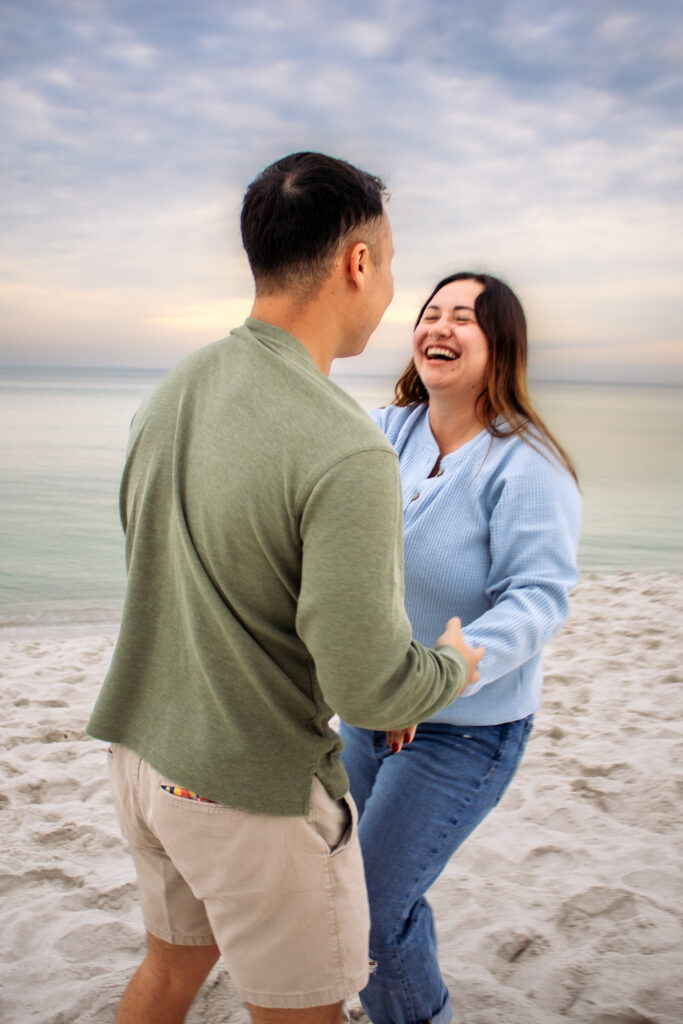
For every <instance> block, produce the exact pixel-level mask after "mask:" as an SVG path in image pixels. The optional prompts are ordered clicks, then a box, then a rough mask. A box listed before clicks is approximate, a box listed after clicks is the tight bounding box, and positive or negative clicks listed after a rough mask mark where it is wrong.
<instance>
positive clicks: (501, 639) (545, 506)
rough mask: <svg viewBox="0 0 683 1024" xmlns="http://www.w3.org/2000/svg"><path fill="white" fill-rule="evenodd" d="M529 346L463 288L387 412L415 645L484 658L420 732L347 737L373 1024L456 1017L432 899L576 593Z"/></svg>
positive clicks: (506, 758) (475, 287)
mask: <svg viewBox="0 0 683 1024" xmlns="http://www.w3.org/2000/svg"><path fill="white" fill-rule="evenodd" d="M526 349H527V344H526V322H525V318H524V312H523V310H522V307H521V305H520V303H519V301H518V299H517V297H516V296H515V295H514V293H513V292H512V291H511V290H510V289H509V288H508V287H507V285H505V284H503V283H502V282H501V281H499V280H497V279H496V278H494V277H490V276H489V275H487V274H471V273H461V274H454V275H452V276H451V277H447V278H445V280H443V281H440V282H439V283H438V284H437V286H436V288H435V289H434V291H433V292H432V294H431V295H430V296H429V298H428V299H427V301H426V302H425V304H424V306H423V307H422V309H421V310H420V314H419V316H418V318H417V323H416V325H415V332H414V337H413V358H412V359H411V361H410V363H409V365H408V367H407V369H406V370H405V372H404V373H403V375H402V377H401V378H400V379H399V381H398V383H397V385H396V391H395V401H394V404H393V405H391V406H388V407H387V408H385V409H380V410H378V411H377V412H376V413H373V417H374V419H375V420H376V422H377V423H378V425H379V426H380V427H381V429H382V430H383V431H384V433H385V434H386V435H387V437H388V438H389V440H390V441H391V442H392V444H393V445H394V447H395V448H396V450H397V452H398V455H399V462H400V467H401V477H402V483H403V496H404V516H405V520H404V530H405V581H406V608H407V611H408V616H409V618H410V621H411V623H412V626H413V634H414V636H415V637H416V639H418V640H420V641H421V642H422V643H423V644H425V645H428V646H432V645H433V644H434V642H435V640H436V639H437V637H438V636H439V634H440V631H441V628H442V623H443V622H445V621H446V619H448V618H449V617H450V616H451V615H459V616H460V617H461V619H462V622H463V633H464V635H465V638H466V640H467V642H468V644H470V646H472V647H476V646H479V645H482V646H483V647H484V648H485V654H484V658H483V660H482V661H481V663H480V665H479V669H480V672H481V678H480V679H479V680H478V682H476V683H474V684H473V685H471V686H470V687H469V688H468V689H467V690H466V691H465V693H464V694H462V695H461V696H460V697H459V698H458V699H457V700H456V701H454V703H453V704H451V705H450V706H449V707H447V708H445V709H443V710H442V711H440V712H439V713H438V714H437V715H435V716H434V717H433V718H431V719H430V720H429V721H428V722H423V723H421V724H420V725H419V726H418V727H417V731H415V730H414V729H413V728H407V729H405V730H403V729H401V730H396V731H393V732H390V733H387V734H386V735H385V734H384V733H380V732H373V731H372V730H367V729H359V728H356V727H351V726H348V725H346V724H343V725H342V730H341V731H342V736H343V738H344V741H345V744H346V749H345V751H344V754H343V757H344V763H345V765H346V768H347V771H348V773H349V776H350V780H351V792H352V793H353V796H354V798H355V800H356V803H357V806H358V811H359V814H360V829H359V833H360V840H361V846H362V848H363V857H364V861H365V868H366V876H367V883H368V893H369V898H370V912H371V919H372V926H371V937H370V954H371V956H372V958H373V960H375V961H376V963H377V966H376V969H375V971H374V973H373V975H372V976H371V980H370V983H369V985H368V986H367V988H365V989H364V991H363V992H362V993H361V1002H362V1004H363V1007H364V1009H365V1011H366V1013H367V1014H368V1016H369V1017H370V1019H371V1020H372V1022H373V1024H417V1022H421V1021H432V1022H439V1024H445V1022H447V1021H449V1020H451V1018H452V1011H451V1006H450V1000H449V995H448V990H447V988H446V986H445V984H444V981H443V979H442V977H441V973H440V970H439V965H438V962H437V958H436V943H435V937H434V926H433V920H432V913H431V910H430V907H429V904H428V903H427V901H426V900H425V898H424V894H425V892H426V891H427V889H428V888H429V887H430V886H431V884H432V883H433V882H434V880H435V879H436V878H437V877H438V875H439V874H440V873H441V871H442V870H443V868H444V867H445V865H446V863H447V862H448V860H449V858H450V857H451V856H452V854H453V853H454V851H455V850H456V849H457V848H458V847H459V846H460V844H461V843H462V842H463V841H464V840H465V839H466V838H467V836H468V835H469V834H470V833H471V832H472V830H473V829H474V828H476V826H477V825H478V824H479V822H481V821H482V819H483V818H484V817H485V816H486V814H488V812H489V811H490V810H491V809H492V808H493V807H495V805H496V804H497V803H498V801H499V800H500V798H501V796H502V794H503V793H504V791H505V789H506V788H507V786H508V784H509V783H510V780H511V779H512V776H513V775H514V773H515V771H516V770H517V767H518V765H519V762H520V760H521V757H522V754H523V752H524V747H525V745H526V743H527V740H528V738H529V733H530V732H531V727H532V722H533V715H534V712H535V711H536V710H537V708H538V706H539V703H540V699H541V684H542V666H541V652H542V649H543V647H544V646H545V644H546V643H548V641H549V640H550V639H551V637H553V636H554V635H555V633H556V632H557V631H558V630H559V628H560V627H561V625H562V623H563V622H564V620H565V617H566V615H567V610H568V593H569V591H570V590H571V588H572V587H573V585H574V584H575V582H576V578H577V576H576V568H575V557H576V545H577V541H578V532H579V520H580V502H579V494H578V487H577V483H576V474H575V472H574V469H573V467H572V465H571V462H570V460H569V458H568V456H567V455H566V454H565V452H564V451H563V450H562V448H561V447H560V445H559V444H558V443H557V441H556V440H555V439H554V438H553V436H552V435H551V433H550V432H549V431H548V429H547V428H546V427H545V425H544V424H543V421H542V420H541V419H540V417H539V416H538V415H537V413H536V412H535V411H534V409H533V407H532V405H531V403H530V401H529V397H528V394H527V388H526ZM413 734H414V738H413ZM411 740H412V742H411ZM404 744H405V745H404ZM402 746H403V749H401V747H402Z"/></svg>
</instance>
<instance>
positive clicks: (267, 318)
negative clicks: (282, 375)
mask: <svg viewBox="0 0 683 1024" xmlns="http://www.w3.org/2000/svg"><path fill="white" fill-rule="evenodd" d="M320 305H321V304H320V302H319V301H318V300H316V299H313V300H312V301H311V302H308V303H305V304H302V303H300V302H297V301H295V300H293V299H292V298H291V297H290V296H287V295H265V296H261V297H259V296H257V297H256V299H255V300H254V305H253V307H252V310H251V314H250V315H251V316H252V317H254V318H255V319H256V320H263V321H264V323H267V324H272V325H273V327H280V328H282V330H283V331H287V333H288V334H291V335H293V336H294V337H295V338H296V340H297V341H299V342H301V344H302V345H303V346H304V348H306V349H308V351H309V352H310V354H311V356H312V358H313V362H314V363H315V365H316V366H317V367H318V369H319V370H320V372H321V373H324V374H325V376H326V377H327V376H329V373H330V367H331V366H332V360H333V359H334V358H335V356H336V355H337V352H338V346H339V339H338V338H337V337H336V332H335V331H334V329H333V328H332V326H331V324H330V318H329V316H327V317H324V316H323V315H322V310H321V309H320Z"/></svg>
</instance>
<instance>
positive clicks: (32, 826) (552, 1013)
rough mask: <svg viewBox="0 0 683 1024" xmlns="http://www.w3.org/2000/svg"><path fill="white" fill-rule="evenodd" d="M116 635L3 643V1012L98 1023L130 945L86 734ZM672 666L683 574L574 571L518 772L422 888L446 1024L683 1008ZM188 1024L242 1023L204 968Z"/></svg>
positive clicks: (108, 815) (124, 970) (546, 1023)
mask: <svg viewBox="0 0 683 1024" xmlns="http://www.w3.org/2000/svg"><path fill="white" fill-rule="evenodd" d="M113 643H114V634H113V633H112V632H110V633H107V634H103V633H102V631H100V632H99V633H92V632H90V633H81V635H76V632H73V633H72V635H68V634H64V633H62V634H60V635H54V636H48V635H47V634H45V635H42V636H41V635H40V634H37V633H33V634H24V635H12V634H10V633H7V634H6V635H5V636H0V650H1V654H2V660H1V663H0V664H1V670H0V674H1V675H2V681H1V684H0V699H1V700H2V715H1V717H0V820H1V821H2V823H3V841H2V850H3V852H2V858H1V863H2V867H1V868H0V891H1V894H2V927H1V928H0V1020H2V1021H3V1022H4V1024H28V1022H41V1024H42V1022H44V1024H107V1022H109V1021H112V1020H113V1017H114V1014H115V1010H116V1005H117V1002H118V998H119V996H120V994H121V991H122V990H123V988H124V986H125V984H126V981H127V979H128V977H129V975H130V974H131V972H132V970H133V968H134V967H135V965H136V964H137V962H138V961H139V958H140V955H141V952H142V948H143V928H142V923H141V918H140V913H139V907H138V902H137V896H136V888H135V879H134V875H133V870H132V864H131V861H130V860H129V857H128V855H127V853H126V850H125V846H124V843H123V840H122V839H121V837H120V834H119V829H118V825H117V822H116V820H115V817H114V812H113V808H112V804H111V801H110V797H109V791H108V783H107V778H106V747H105V746H104V745H103V744H101V743H98V742H96V741H94V740H91V739H89V738H88V737H87V736H86V735H85V732H84V725H85V722H86V720H87V717H88V714H89V712H90V709H91V707H92V704H93V701H94V698H95V695H96V693H97V690H98V686H99V683H100V681H101V679H102V676H103V673H104V671H105V669H106V666H107V664H108V661H109V658H110V656H111V651H112V647H113ZM682 661H683V577H682V576H674V575H666V574H657V575H643V574H635V573H623V574H619V575H614V576H597V575H596V576H592V575H589V576H585V577H583V578H582V580H581V582H580V584H579V586H578V587H577V590H576V592H575V595H574V598H573V605H572V612H571V616H570V620H569V622H568V624H567V626H566V627H565V629H564V630H563V632H562V633H561V634H560V636H559V637H558V638H557V639H556V640H555V642H554V643H553V644H552V646H551V648H550V649H549V651H548V654H547V658H546V690H545V703H544V707H543V709H542V711H541V712H540V713H539V715H538V716H537V723H536V728H535V730H534V733H533V735H532V739H531V742H530V746H529V749H528V753H527V756H526V759H525V761H524V763H523V765H522V767H521V769H520V772H519V774H518V776H517V778H516V780H515V782H514V783H513V785H512V787H511V789H510V790H509V791H508V793H507V794H506V796H505V797H504V799H503V801H502V803H501V805H500V807H499V808H498V809H497V810H496V811H495V812H494V813H493V814H492V815H491V816H490V817H489V818H488V820H487V821H486V822H485V823H484V824H483V825H482V827H481V828H480V829H479V830H478V832H477V833H476V835H475V836H474V837H473V838H472V839H471V840H470V842H469V844H468V845H466V846H465V847H464V848H463V849H462V851H461V852H460V853H459V854H458V856H457V857H456V858H454V859H453V861H452V862H451V863H450V865H449V867H448V869H447V870H446V872H445V873H444V875H443V876H442V877H441V879H440V880H439V881H438V883H437V884H436V885H435V887H434V888H433V889H432V892H431V900H432V903H433V905H434V907H435V910H436V915H437V921H438V927H439V935H440V943H441V961H442V964H443V966H444V969H445V972H446V979H447V981H448V983H449V986H450V989H451V992H452V995H453V1002H454V1006H455V1010H456V1016H455V1020H456V1021H457V1022H460V1024H499V1022H500V1024H503V1022H505V1024H552V1022H555V1021H565V1020H569V1021H579V1022H581V1024H680V1022H681V1021H682V1020H683V924H682V919H683V826H682V825H681V815H680V806H681V797H682V796H683V744H682V742H681V740H682V739H683V669H682V666H681V662H682ZM398 756H400V755H398ZM353 1013H354V1016H355V1017H356V1018H357V1019H359V1020H366V1018H364V1017H363V1016H362V1015H361V1014H360V1011H359V1010H358V1008H357V1004H356V1008H355V1009H354V1011H353ZM188 1019H189V1021H190V1022H191V1024H200V1022H201V1024H222V1022H225V1024H227V1022H230V1024H246V1022H247V1021H248V1016H247V1014H246V1011H245V1010H244V1009H243V1007H242V1006H241V1004H240V1002H239V999H238V998H237V996H236V995H235V993H234V990H233V989H232V986H231V983H230V978H229V977H228V975H227V972H226V971H225V970H224V969H222V967H221V966H220V965H219V966H218V967H217V968H216V969H215V970H214V971H213V972H212V974H211V976H210V978H209V981H208V982H207V984H206V986H205V987H204V989H203V991H202V992H201V994H200V996H199V997H198V999H197V1001H196V1003H195V1006H194V1007H193V1010H192V1012H191V1014H190V1016H189V1018H188Z"/></svg>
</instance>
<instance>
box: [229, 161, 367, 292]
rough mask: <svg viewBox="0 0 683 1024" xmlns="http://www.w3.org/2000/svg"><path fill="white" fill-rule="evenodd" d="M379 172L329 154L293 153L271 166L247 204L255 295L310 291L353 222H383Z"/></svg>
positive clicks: (246, 239)
mask: <svg viewBox="0 0 683 1024" xmlns="http://www.w3.org/2000/svg"><path fill="white" fill-rule="evenodd" d="M386 195H387V193H386V188H385V185H384V182H383V181H382V180H381V179H380V178H376V177H374V176H373V175H371V174H367V173H366V172H365V171H361V170H359V169H358V168H357V167H353V166H352V165H351V164H349V163H347V162H346V161H345V160H338V159H336V158H335V157H332V156H326V155H325V154H324V153H292V154H290V156H286V157H283V158H282V160H277V161H276V162H275V163H273V164H271V165H270V166H269V167H266V169H265V170H264V171H261V173H260V174H259V175H258V177H256V178H255V179H254V180H253V181H252V183H251V185H250V186H249V188H248V189H247V191H246V193H245V196H244V202H243V203H242V220H241V225H242V241H243V243H244V248H245V249H246V251H247V256H248V257H249V263H250V265H251V270H252V273H253V275H254V280H255V282H256V293H257V295H265V294H269V293H272V292H275V291H279V290H281V289H283V288H289V289H292V290H296V291H300V292H301V293H309V292H310V291H311V290H313V289H314V288H315V287H316V286H317V285H319V284H320V282H321V281H322V280H323V278H324V277H325V275H326V274H327V273H328V272H329V270H330V269H331V266H332V263H333V261H334V258H335V256H336V254H337V252H338V249H339V245H340V244H341V242H342V241H343V239H345V238H346V237H347V236H348V235H349V233H350V232H351V231H353V230H354V229H355V228H358V227H360V226H361V225H365V224H368V223H371V222H373V221H377V222H378V221H379V220H380V219H381V217H382V214H383V210H384V205H383V203H384V199H385V198H386Z"/></svg>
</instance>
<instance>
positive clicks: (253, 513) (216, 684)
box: [88, 153, 481, 1024]
mask: <svg viewBox="0 0 683 1024" xmlns="http://www.w3.org/2000/svg"><path fill="white" fill-rule="evenodd" d="M383 197H384V187H383V185H382V183H381V181H379V179H377V178H374V177H372V176H370V175H368V174H366V173H364V172H362V171H359V170H357V169H356V168H354V167H352V166H351V165H349V164H347V163H345V162H344V161H340V160H335V159H332V158H331V157H327V156H323V155H321V154H316V153H298V154H294V155H291V156H289V157H286V158H285V159H283V160H280V161H278V162H277V163H275V164H273V165H272V166H270V167H268V168H266V170H265V171H263V172H262V173H261V174H260V175H259V176H258V177H257V178H256V179H255V181H254V182H252V184H251V185H250V186H249V189H248V190H247V193H246V196H245V199H244V204H243V208H242V237H243V240H244V244H245V248H246V251H247V255H248V257H249V260H250V264H251V267H252V271H253V274H254V278H255V282H256V299H255V302H254V306H253V310H252V315H251V317H250V318H249V319H248V320H247V321H246V323H245V324H244V325H243V326H242V327H240V328H238V329H236V330H234V331H233V332H232V333H231V334H230V336H229V337H228V338H225V339H223V340H222V341H220V342H217V343H216V344H214V345H210V346H208V347H206V348H204V349H202V350H201V351H199V352H198V353H196V354H195V355H193V356H191V357H190V358H189V359H187V360H185V361H184V362H183V363H181V364H180V366H178V367H176V369H175V370H173V371H171V373H169V374H168V375H167V376H166V377H165V379H164V380H163V381H162V383H161V384H160V386H159V387H158V388H157V390H156V392H155V393H154V394H152V396H151V397H150V398H149V399H148V400H147V401H146V402H145V403H144V404H143V406H142V407H141V409H140V411H139V412H138V413H137V415H136V417H135V419H134V421H133V425H132V428H131V438H130V445H129V451H128V458H127V463H126V468H125V471H124V475H123V482H122V488H121V515H122V521H123V525H124V529H125V532H126V557H127V564H128V587H127V592H126V602H125V606H124V612H123V619H122V624H121V631H120V635H119V639H118V643H117V647H116V650H115V653H114V657H113V661H112V664H111V667H110V669H109V672H108V674H107V678H106V679H105V682H104V685H103V688H102V691H101V694H100V697H99V699H98V702H97V705H96V707H95V709H94V711H93V714H92V717H91V719H90V723H89V727H88V728H89V732H90V733H91V734H92V735H93V736H97V737H99V738H100V739H105V740H108V741H110V742H111V743H113V744H114V746H113V750H112V757H111V772H112V784H113V789H114V796H115V801H116V806H117V811H118V813H119V817H120V820H121V823H122V827H123V830H124V833H125V835H126V837H127V839H128V841H129V843H130V846H131V850H132V853H133V856H134V859H135V864H136V868H137V872H138V876H139V881H140V893H141V901H142V906H143V914H144V918H145V923H146V926H147V931H148V953H147V956H146V958H145V960H144V962H143V964H142V965H141V967H140V968H139V970H138V972H137V973H136V975H135V976H134V977H133V979H132V981H131V983H130V985H129V986H128V988H127V990H126V992H125V994H124V996H123V999H122V1002H121V1005H120V1007H119V1012H118V1015H117V1018H116V1020H117V1022H118V1024H132V1022H142V1021H144V1022H145V1024H154V1022H157V1021H158V1022H160V1024H161V1022H163V1024H175V1022H182V1021H183V1020H184V1019H185V1015H186V1013H187V1010H188V1008H189V1006H190V1003H191V1002H192V1000H193V998H194V996H195V995H196V993H197V991H198V989H199V987H200V985H201V984H202V982H203V980H204V978H205V977H206V975H207V973H208V971H209V970H210V968H211V967H212V965H213V964H214V963H215V961H216V959H217V958H218V955H219V952H220V953H221V954H222V955H223V957H224V959H225V961H226V964H227V966H228V968H229V970H230V972H231V976H232V979H233V981H234V984H235V986H236V988H237V989H238V991H239V992H240V994H241V995H242V997H243V998H244V1000H245V1002H246V1003H247V1005H248V1006H249V1009H250V1012H251V1015H252V1019H253V1021H254V1022H255V1024H261V1022H266V1021H279V1022H282V1024H286V1022H296V1024H337V1022H338V1021H340V1020H341V1007H342V1001H343V999H344V998H345V997H346V996H348V995H350V994H352V993H354V992H356V991H358V990H359V989H361V988H362V987H363V986H364V985H365V984H366V980H367V971H368V965H367V940H368V918H367V904H366V899H365V889H364V880H363V871H362V863H361V859H360V853H359V848H358V842H357V838H356V827H355V818H354V814H355V811H354V809H353V807H352V804H351V802H350V800H349V798H348V795H347V788H348V780H347V777H346V774H345V772H344V769H343V767H342V765H341V762H340V760H339V758H338V756H337V755H338V752H339V749H340V740H339V738H338V736H337V734H336V733H335V732H334V731H333V730H332V729H330V727H329V724H328V721H329V718H330V716H331V715H332V713H333V712H337V713H339V714H340V715H341V716H342V717H344V718H345V719H346V720H347V721H349V722H352V723H356V724H359V725H364V726H368V727H370V728H378V729H389V728H392V727H402V726H407V725H409V724H410V723H412V722H416V721H420V720H421V719H424V718H427V717H429V715H430V714H432V713H433V712H434V711H435V710H436V709H437V708H439V707H441V706H442V705H445V704H447V703H449V702H450V701H452V700H453V699H454V697H456V696H457V695H458V694H459V693H460V692H462V690H463V689H464V687H465V686H466V685H467V683H468V682H469V680H470V679H471V677H472V676H473V675H474V674H475V669H476V664H477V662H478V660H479V658H480V657H481V651H479V650H477V651H474V652H473V651H471V650H470V649H469V648H468V647H467V646H466V644H465V642H464V640H463V638H462V634H461V633H460V630H459V625H458V621H457V620H451V622H450V623H449V624H448V628H447V630H446V632H445V633H444V636H443V637H442V638H441V641H440V643H442V644H443V645H444V646H443V650H442V651H439V652H438V653H437V652H435V651H431V650H426V649H425V648H423V647H421V646H420V645H419V644H417V643H415V642H413V641H412V638H411V632H410V626H409V623H408V621H407V619H406V615H405V611H404V609H403V591H402V529H401V523H402V515H401V505H400V490H399V480H398V470H397V460H396V456H395V454H394V452H393V450H392V449H391V447H390V446H389V444H388V442H387V441H386V440H385V439H384V437H383V436H382V435H381V434H380V432H379V431H378V430H377V429H376V428H375V426H374V425H373V424H372V423H371V422H370V420H369V419H368V418H367V417H366V416H365V414H364V413H363V412H362V411H361V410H360V409H359V408H358V406H357V405H356V404H355V403H354V402H353V401H352V400H351V399H350V398H349V397H348V396H347V395H345V394H344V393H343V392H342V391H340V390H339V389H338V388H336V387H335V385H333V384H331V383H330V381H329V380H328V379H327V374H328V372H329V369H330V365H331V363H332V360H333V359H334V358H337V357H339V356H351V355H355V354H357V353H358V352H361V351H362V349H363V348H364V346H365V344H366V342H367V340H368V338H369V336H370V334H371V333H372V331H373V330H374V329H375V327H376V326H377V324H378V323H379V320H380V318H381V316H382V314H383V312H384V310H385V308H386V306H387V305H388V303H389V301H390V300H391V297H392V293H393V281H392V276H391V268H390V265H391V258H392V241H391V230H390V227H389V222H388V219H387V217H386V214H385V212H384V207H383Z"/></svg>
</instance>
